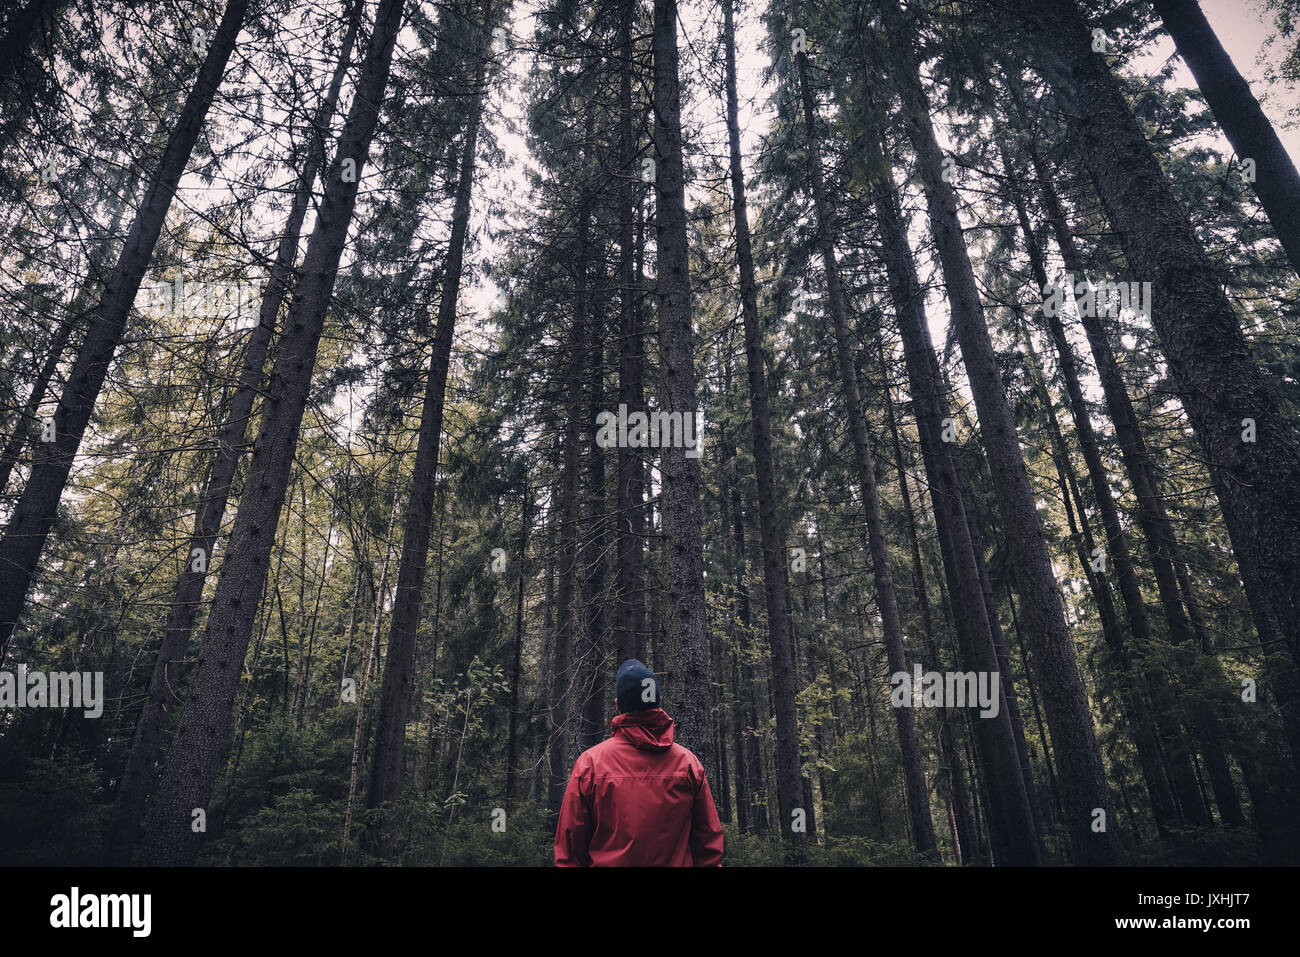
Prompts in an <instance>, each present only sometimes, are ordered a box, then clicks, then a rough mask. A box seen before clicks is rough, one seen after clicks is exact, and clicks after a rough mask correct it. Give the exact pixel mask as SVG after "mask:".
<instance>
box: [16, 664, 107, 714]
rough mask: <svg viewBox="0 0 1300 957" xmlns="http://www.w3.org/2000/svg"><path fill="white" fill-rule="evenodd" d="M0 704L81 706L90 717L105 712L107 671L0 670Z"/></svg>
mask: <svg viewBox="0 0 1300 957" xmlns="http://www.w3.org/2000/svg"><path fill="white" fill-rule="evenodd" d="M0 708H81V709H83V713H84V714H85V716H86V717H87V718H98V717H99V716H100V715H102V714H103V713H104V672H102V671H93V672H92V671H51V672H49V673H48V674H47V673H46V672H44V671H31V670H29V669H28V668H27V666H26V665H23V664H20V665H19V666H18V670H17V671H16V672H14V671H0Z"/></svg>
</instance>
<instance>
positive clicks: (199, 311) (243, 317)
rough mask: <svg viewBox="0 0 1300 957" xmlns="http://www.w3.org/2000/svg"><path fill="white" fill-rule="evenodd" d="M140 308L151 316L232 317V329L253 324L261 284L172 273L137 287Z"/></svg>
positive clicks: (255, 318) (254, 323) (248, 327)
mask: <svg viewBox="0 0 1300 957" xmlns="http://www.w3.org/2000/svg"><path fill="white" fill-rule="evenodd" d="M140 291H141V294H142V296H143V298H142V299H141V305H140V311H141V312H143V313H144V314H145V315H148V316H151V317H153V318H162V317H163V316H170V317H173V318H178V319H233V320H234V323H235V328H236V329H251V328H253V327H254V326H256V325H257V323H258V319H259V309H260V306H261V302H262V287H261V285H260V284H259V283H255V282H194V281H186V279H185V277H184V275H182V274H181V273H177V274H176V279H175V280H174V281H172V282H159V283H154V284H153V285H151V286H145V287H143V288H142V289H141V290H140Z"/></svg>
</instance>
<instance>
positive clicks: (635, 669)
mask: <svg viewBox="0 0 1300 957" xmlns="http://www.w3.org/2000/svg"><path fill="white" fill-rule="evenodd" d="M646 679H649V680H650V682H651V684H644V682H645V681H646ZM614 697H615V698H617V699H618V710H619V711H624V712H633V711H647V710H649V709H650V708H658V707H659V706H660V701H659V679H658V678H656V677H655V676H654V672H653V671H651V670H650V669H649V668H647V667H646V666H645V665H643V664H641V662H639V661H637V660H636V659H635V658H629V659H628V660H627V661H625V662H623V663H622V664H621V665H619V666H618V677H617V678H616V679H615V681H614Z"/></svg>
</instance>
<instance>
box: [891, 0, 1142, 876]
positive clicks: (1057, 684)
mask: <svg viewBox="0 0 1300 957" xmlns="http://www.w3.org/2000/svg"><path fill="white" fill-rule="evenodd" d="M881 9H882V11H883V14H884V24H885V29H886V30H887V31H888V32H889V34H890V35H891V36H893V37H896V38H897V37H908V36H911V35H912V34H911V32H910V31H909V30H908V28H907V25H906V24H905V22H904V19H903V14H902V11H901V10H900V9H899V7H898V4H897V2H896V0H882V3H881ZM892 49H893V50H894V52H895V63H896V66H897V71H898V75H897V76H896V77H895V79H896V80H897V81H898V83H899V87H900V92H901V94H902V97H903V111H902V112H903V121H904V126H905V128H906V130H907V133H908V136H909V138H910V139H911V142H912V146H913V148H914V149H915V150H916V153H917V162H918V166H919V170H920V173H921V180H922V182H923V184H924V187H925V192H926V200H927V206H928V210H929V214H930V224H931V229H932V231H933V233H934V238H935V243H936V245H937V247H938V252H939V259H940V262H941V264H942V266H943V273H944V277H945V279H946V283H947V288H948V295H949V302H950V304H951V308H952V321H953V325H954V327H955V329H956V332H957V339H958V342H959V343H960V345H961V352H962V360H963V362H964V364H965V366H966V374H967V379H968V381H969V382H970V386H971V392H972V393H973V394H974V397H975V406H976V409H977V411H978V413H979V421H980V433H981V438H982V439H983V444H984V447H985V449H986V450H987V452H988V456H989V464H990V467H991V470H992V473H993V479H994V489H995V492H996V493H997V498H998V504H999V506H1000V510H1001V512H1002V517H1003V521H1004V523H1005V529H1006V531H1007V533H1008V535H1010V536H1011V537H1012V539H1013V540H1014V541H1015V542H1016V545H1017V548H1018V549H1019V550H1020V556H1021V561H1020V562H1019V563H1018V568H1017V572H1018V575H1017V577H1018V579H1019V581H1020V585H1021V617H1022V618H1023V619H1024V621H1025V626H1026V630H1027V632H1028V633H1029V635H1030V636H1031V637H1032V638H1033V639H1034V640H1035V642H1036V643H1037V646H1038V647H1037V648H1036V649H1035V651H1036V653H1035V655H1034V662H1035V664H1036V665H1037V667H1038V670H1039V683H1040V684H1041V685H1042V687H1043V689H1044V694H1043V700H1044V703H1045V705H1046V710H1047V721H1048V725H1049V727H1050V728H1051V731H1052V741H1053V744H1054V745H1055V746H1056V751H1057V765H1058V769H1059V772H1060V777H1061V784H1062V792H1063V793H1062V797H1063V799H1064V801H1065V811H1066V826H1067V829H1068V831H1069V834H1070V839H1071V845H1072V847H1073V849H1074V854H1075V858H1076V860H1077V861H1078V862H1079V863H1082V864H1115V863H1118V862H1119V859H1120V849H1119V843H1118V841H1117V839H1116V837H1115V830H1114V827H1113V824H1114V821H1113V818H1114V813H1113V808H1112V806H1111V799H1110V793H1109V789H1108V788H1107V785H1106V777H1105V772H1104V770H1103V766H1102V760H1101V750H1100V749H1099V748H1098V746H1097V740H1096V736H1095V734H1094V732H1093V718H1092V713H1091V711H1090V710H1089V707H1088V697H1087V693H1086V691H1085V689H1084V686H1083V681H1082V679H1081V678H1080V676H1079V669H1078V663H1077V662H1076V660H1075V650H1074V643H1073V641H1072V640H1071V638H1070V633H1069V629H1068V628H1067V627H1066V624H1065V616H1064V614H1063V612H1062V609H1061V601H1060V595H1059V594H1058V592H1057V583H1056V581H1055V578H1054V575H1053V572H1052V560H1051V555H1050V554H1049V552H1048V549H1047V542H1046V541H1045V540H1044V538H1043V529H1042V525H1041V523H1040V521H1039V517H1038V512H1037V509H1036V508H1035V505H1034V491H1033V487H1032V486H1031V484H1030V481H1029V475H1028V473H1027V472H1026V470H1025V462H1024V458H1023V457H1022V456H1021V453H1020V445H1019V442H1018V440H1017V434H1016V426H1015V418H1014V416H1013V414H1012V411H1011V406H1010V403H1009V402H1008V400H1007V395H1006V392H1005V390H1004V389H1003V387H1002V379H1001V373H1000V371H999V369H998V365H997V359H996V357H995V355H994V352H993V345H992V342H991V341H990V340H989V331H988V326H987V325H986V323H985V320H984V307H983V305H982V303H981V302H980V298H979V289H978V286H977V285H976V282H975V273H974V270H973V268H972V267H971V262H970V256H969V254H968V252H967V250H966V243H965V237H964V235H963V233H962V228H961V221H960V219H959V217H958V213H957V195H956V192H955V191H954V189H953V188H952V186H951V185H950V184H949V183H948V182H947V181H946V180H945V179H944V178H943V153H942V151H941V150H940V148H939V144H938V142H937V140H936V139H935V135H934V128H933V126H932V125H931V122H930V111H929V104H928V101H927V97H926V94H925V91H924V89H923V88H922V86H921V80H920V75H919V71H918V68H917V64H916V59H915V54H914V53H913V52H912V50H911V49H910V48H909V47H907V46H906V45H897V44H896V45H895V46H893V47H892ZM1103 816H1104V820H1103ZM1094 824H1095V826H1096V828H1097V829H1095V830H1094Z"/></svg>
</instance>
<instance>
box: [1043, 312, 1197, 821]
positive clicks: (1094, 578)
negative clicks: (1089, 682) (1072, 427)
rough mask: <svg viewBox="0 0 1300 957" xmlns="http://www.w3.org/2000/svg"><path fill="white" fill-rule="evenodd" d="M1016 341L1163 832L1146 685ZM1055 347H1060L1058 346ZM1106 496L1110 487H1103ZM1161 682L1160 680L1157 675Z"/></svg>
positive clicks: (1164, 799)
mask: <svg viewBox="0 0 1300 957" xmlns="http://www.w3.org/2000/svg"><path fill="white" fill-rule="evenodd" d="M1021 341H1022V343H1023V344H1024V348H1025V357H1026V359H1027V364H1028V367H1029V369H1028V371H1029V378H1030V381H1031V383H1032V388H1033V390H1034V392H1035V393H1036V395H1037V397H1038V403H1039V405H1040V406H1041V407H1042V409H1043V411H1044V412H1045V414H1046V417H1047V427H1048V435H1049V439H1050V441H1051V444H1052V459H1053V461H1054V463H1055V466H1056V473H1057V478H1058V483H1059V486H1060V489H1061V501H1062V502H1063V503H1064V505H1065V514H1066V520H1067V521H1068V523H1069V527H1070V537H1071V539H1072V540H1073V541H1074V542H1075V545H1076V547H1077V554H1078V559H1079V566H1080V567H1081V568H1082V569H1083V573H1084V575H1085V577H1086V578H1087V580H1088V587H1089V589H1090V590H1091V592H1092V594H1093V597H1094V599H1095V601H1096V603H1097V614H1098V617H1099V618H1100V619H1101V632H1102V637H1103V638H1104V640H1105V642H1106V645H1107V647H1109V648H1110V651H1111V654H1112V655H1113V656H1114V660H1115V665H1116V668H1117V670H1118V671H1119V673H1120V676H1119V695H1120V700H1121V702H1122V703H1123V706H1124V711H1125V714H1126V716H1127V718H1128V723H1129V726H1130V727H1131V728H1132V729H1133V743H1134V747H1135V749H1136V751H1137V755H1138V764H1139V765H1140V766H1141V768H1142V777H1143V780H1144V782H1145V784H1146V789H1147V794H1148V796H1149V798H1150V800H1151V811H1152V815H1153V816H1154V818H1155V822H1156V827H1157V828H1158V829H1159V830H1160V831H1161V833H1164V832H1165V831H1166V830H1167V829H1168V828H1169V827H1178V826H1181V825H1182V823H1183V820H1182V818H1181V817H1180V815H1179V809H1178V805H1177V804H1176V803H1175V800H1174V794H1173V791H1172V789H1171V788H1170V785H1169V780H1168V778H1167V776H1166V775H1165V769H1164V765H1163V763H1162V761H1161V751H1160V742H1159V738H1158V737H1157V733H1156V723H1155V721H1154V719H1153V717H1152V714H1151V709H1150V705H1149V704H1148V701H1147V698H1146V696H1145V694H1144V693H1143V692H1144V690H1145V688H1146V687H1147V684H1148V682H1147V681H1146V680H1144V676H1142V675H1140V674H1139V673H1138V672H1137V670H1136V669H1135V668H1134V667H1133V661H1132V655H1130V654H1129V649H1128V647H1127V646H1126V643H1125V641H1124V633H1123V631H1122V630H1121V628H1120V623H1119V615H1118V612H1117V610H1116V608H1115V602H1114V599H1113V598H1112V596H1111V592H1110V586H1109V584H1108V583H1107V581H1106V578H1105V577H1104V576H1103V575H1101V574H1099V573H1097V572H1095V571H1094V570H1093V561H1094V551H1093V549H1094V548H1096V547H1097V546H1096V545H1095V544H1094V542H1095V539H1094V537H1093V534H1092V530H1091V528H1090V527H1089V526H1088V524H1087V517H1086V515H1085V514H1084V504H1083V497H1082V496H1081V495H1080V494H1079V487H1078V482H1077V480H1076V478H1075V475H1074V469H1073V467H1072V466H1071V464H1070V458H1069V451H1068V449H1067V447H1066V444H1065V439H1064V436H1063V435H1062V432H1061V426H1060V423H1059V421H1058V420H1057V417H1056V408H1055V406H1054V405H1053V403H1052V399H1051V396H1050V395H1049V394H1048V392H1047V381H1046V376H1045V374H1044V372H1043V369H1042V365H1041V364H1040V363H1039V360H1038V353H1037V350H1035V349H1034V344H1033V339H1032V337H1031V335H1030V333H1029V331H1028V330H1025V329H1022V330H1021ZM1058 345H1059V344H1058ZM1107 494H1109V486H1108V487H1107ZM1071 500H1073V501H1074V502H1075V503H1077V505H1078V515H1079V521H1078V522H1077V523H1076V520H1075V508H1074V506H1073V505H1071ZM1157 677H1158V678H1159V679H1160V680H1163V676H1157Z"/></svg>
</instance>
